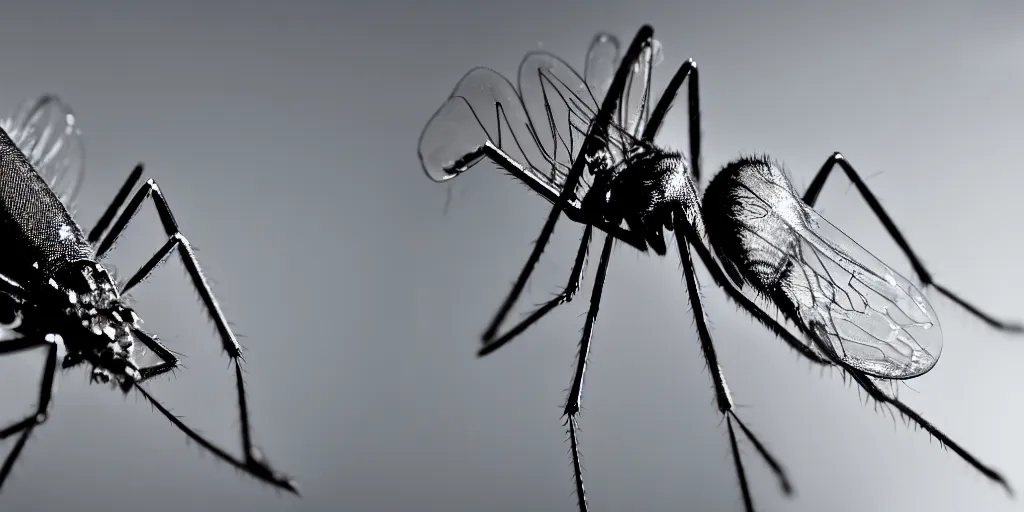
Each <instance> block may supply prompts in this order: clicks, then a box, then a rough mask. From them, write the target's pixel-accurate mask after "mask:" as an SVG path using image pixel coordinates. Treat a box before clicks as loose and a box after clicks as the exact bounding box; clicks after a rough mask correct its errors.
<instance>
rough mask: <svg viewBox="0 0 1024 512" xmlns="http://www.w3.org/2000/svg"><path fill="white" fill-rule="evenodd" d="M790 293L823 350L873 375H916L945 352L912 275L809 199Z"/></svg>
mask: <svg viewBox="0 0 1024 512" xmlns="http://www.w3.org/2000/svg"><path fill="white" fill-rule="evenodd" d="M801 206H802V208H803V210H804V214H805V218H804V219H803V221H804V222H801V223H799V224H800V225H794V224H793V223H790V224H789V225H790V226H791V227H793V228H794V232H795V233H796V234H797V235H798V237H797V238H796V239H797V240H798V242H799V243H796V244H793V246H792V247H791V248H790V250H789V252H790V254H789V256H790V258H789V261H790V262H792V263H793V264H794V265H793V266H792V267H791V268H790V271H788V272H786V273H785V274H784V275H783V281H782V288H783V292H784V293H785V294H786V295H787V296H788V297H789V298H790V299H791V300H792V301H793V303H794V305H796V307H797V308H798V314H799V316H800V318H801V321H802V322H803V323H804V324H805V325H806V326H807V327H809V328H810V330H811V331H812V332H814V333H816V337H817V338H818V341H819V342H820V345H821V346H823V348H826V349H828V350H830V351H831V352H832V353H833V355H835V356H836V357H838V358H839V359H841V360H843V361H845V362H846V363H849V364H850V365H852V366H854V367H855V368H858V369H860V370H862V371H864V372H865V373H867V374H870V375H874V376H877V377H883V378H890V379H908V378H912V377H917V376H919V375H922V374H924V373H925V372H927V371H929V370H931V369H932V367H934V366H935V364H936V363H937V362H938V360H939V355H940V354H941V353H942V331H941V328H940V327H939V321H938V317H937V316H936V314H935V310H934V309H933V308H932V306H931V304H930V303H929V302H928V299H927V298H925V296H924V293H922V292H921V290H920V289H919V288H918V287H917V286H915V285H914V284H913V283H911V282H910V281H909V280H908V279H907V278H905V277H903V276H901V275H900V274H898V273H896V272H895V271H894V270H892V269H891V268H889V267H888V266H886V265H885V264H884V263H882V262H881V261H880V260H879V259H878V258H876V257H875V256H874V255H872V254H871V253H870V252H868V251H867V250H865V249H864V248H863V247H861V246H860V245H858V244H857V242H855V241H853V240H852V239H851V238H850V237H848V236H846V235H845V234H844V233H843V232H842V231H840V230H839V229H838V228H836V227H835V226H834V225H832V224H831V223H830V222H829V221H828V220H826V219H825V218H824V217H822V216H821V215H820V214H818V213H817V212H815V211H814V210H813V209H811V208H810V207H808V206H806V205H801Z"/></svg>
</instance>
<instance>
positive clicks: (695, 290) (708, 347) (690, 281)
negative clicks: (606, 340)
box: [677, 235, 792, 512]
mask: <svg viewBox="0 0 1024 512" xmlns="http://www.w3.org/2000/svg"><path fill="white" fill-rule="evenodd" d="M677 237H678V235H677ZM678 239H682V238H681V237H679V238H678ZM678 245H679V251H680V254H679V256H680V257H681V258H682V262H683V274H684V276H685V279H686V290H687V292H688V293H689V295H690V304H691V306H692V307H693V316H694V318H695V319H696V323H697V333H698V335H699V336H700V345H701V352H703V354H704V361H705V362H706V363H707V365H708V370H709V371H710V372H711V380H712V382H713V383H714V386H715V399H716V401H717V402H718V411H719V412H720V413H721V414H722V415H723V416H724V417H725V420H726V425H727V426H728V429H729V445H730V447H731V449H732V456H733V463H734V465H735V467H736V475H737V477H738V478H739V483H740V490H741V491H742V493H743V503H744V506H745V510H746V511H747V512H753V511H754V504H753V499H752V498H751V496H750V486H749V485H748V483H747V478H746V473H745V472H744V470H743V461H742V460H741V458H740V451H739V445H738V444H737V443H736V434H735V432H734V430H733V425H732V422H733V421H735V422H736V423H737V424H738V425H739V426H740V428H741V429H742V431H743V433H744V434H745V435H746V436H747V438H749V439H750V441H751V442H752V443H753V444H754V447H755V448H756V449H757V451H758V452H759V453H760V454H761V457H763V458H764V460H765V462H767V463H768V465H769V466H770V467H771V469H772V471H773V472H774V473H775V476H776V477H777V478H778V479H779V485H780V486H781V487H782V491H783V492H784V493H786V494H791V493H792V486H791V485H790V483H789V478H788V477H787V476H786V473H785V470H783V469H782V466H781V465H780V464H779V463H778V462H777V461H776V460H775V457H773V456H772V455H771V454H769V453H768V450H767V449H766V448H765V446H764V444H763V443H761V442H760V441H759V440H758V439H757V437H756V436H754V434H753V432H751V431H750V429H749V428H747V426H746V425H745V424H744V423H743V421H742V420H740V418H739V416H738V415H737V414H736V410H735V408H734V404H733V401H732V394H731V393H730V392H729V387H728V386H727V385H726V383H725V375H724V374H723V373H722V368H721V366H720V365H719V364H718V354H717V353H716V351H715V345H714V341H713V340H712V338H711V331H710V329H708V325H707V314H706V313H705V311H704V304H703V302H702V300H701V296H700V284H699V283H698V282H697V276H696V274H695V273H694V271H693V259H692V257H691V256H690V252H689V246H688V245H687V244H686V243H680V244H678Z"/></svg>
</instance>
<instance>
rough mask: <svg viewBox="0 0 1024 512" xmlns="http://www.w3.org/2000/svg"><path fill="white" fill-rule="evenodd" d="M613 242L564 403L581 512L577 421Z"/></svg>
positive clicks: (607, 245) (608, 241)
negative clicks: (591, 342)
mask: <svg viewBox="0 0 1024 512" xmlns="http://www.w3.org/2000/svg"><path fill="white" fill-rule="evenodd" d="M614 243H615V238H613V237H611V236H607V235H606V236H605V238H604V246H603V247H602V249H601V259H600V260H599V261H598V263H597V276H596V278H595V281H594V289H593V291H592V292H591V295H590V309H589V310H587V320H586V323H584V324H583V337H582V338H581V339H580V349H579V354H578V359H577V361H576V373H575V375H574V376H573V379H572V386H571V387H570V388H569V396H568V397H567V398H566V400H565V412H564V414H565V416H566V425H567V426H568V428H569V440H570V449H571V451H572V465H573V472H574V473H575V474H574V477H575V479H576V496H577V499H578V500H579V507H580V512H586V511H587V494H586V492H584V489H583V473H582V470H581V466H580V452H579V445H578V444H577V439H576V420H577V416H578V415H579V413H580V400H581V398H582V394H583V374H584V373H585V372H586V371H587V359H588V358H589V357H590V340H591V339H592V338H593V336H594V324H595V323H596V322H597V312H598V310H599V309H600V308H601V293H602V292H603V291H604V281H605V277H606V276H607V275H608V262H609V261H610V260H611V256H612V246H613V244H614Z"/></svg>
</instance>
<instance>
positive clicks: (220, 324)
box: [96, 180, 295, 492]
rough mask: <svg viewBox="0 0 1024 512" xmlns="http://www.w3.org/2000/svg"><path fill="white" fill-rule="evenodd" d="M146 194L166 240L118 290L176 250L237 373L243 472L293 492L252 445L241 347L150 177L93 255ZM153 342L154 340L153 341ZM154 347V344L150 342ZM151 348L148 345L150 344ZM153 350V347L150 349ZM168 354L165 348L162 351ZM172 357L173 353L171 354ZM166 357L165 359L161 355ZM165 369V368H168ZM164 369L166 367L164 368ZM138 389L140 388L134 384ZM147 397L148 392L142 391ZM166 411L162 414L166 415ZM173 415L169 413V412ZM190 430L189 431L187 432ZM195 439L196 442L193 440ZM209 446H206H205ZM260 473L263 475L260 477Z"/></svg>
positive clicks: (104, 248)
mask: <svg viewBox="0 0 1024 512" xmlns="http://www.w3.org/2000/svg"><path fill="white" fill-rule="evenodd" d="M147 197H152V198H153V203H154V204H155V206H156V210H157V213H158V214H159V216H160V221H161V222H162V224H163V227H164V230H165V231H166V232H167V235H168V239H167V243H165V244H164V245H163V247H161V248H160V250H159V251H157V253H156V254H154V255H153V257H152V258H150V259H149V261H147V262H146V263H145V264H144V265H143V266H142V267H141V268H140V269H139V270H138V271H137V272H136V273H135V275H133V276H132V277H131V278H130V279H129V280H128V282H127V283H126V284H125V285H124V288H123V290H121V291H122V292H127V291H128V290H130V289H131V288H132V287H134V286H135V285H137V284H139V283H140V282H142V281H143V280H144V279H145V278H146V277H147V276H149V274H150V273H151V272H152V271H153V269H155V268H156V267H157V266H159V265H160V264H161V263H163V262H164V261H166V260H167V258H169V257H170V255H171V252H173V251H174V250H175V249H177V250H178V254H179V255H180V256H181V261H182V263H183V264H184V265H185V269H186V270H188V273H189V275H190V277H191V278H192V284H193V286H194V287H195V289H196V291H197V292H199V296H200V298H201V299H202V301H203V304H204V305H205V306H206V311H207V313H208V314H209V315H210V317H211V319H212V320H213V322H214V324H215V325H216V326H217V331H218V333H219V334H220V338H221V343H222V346H223V348H224V350H225V351H226V352H227V353H228V357H230V358H231V361H232V362H233V363H234V365H235V372H236V374H237V379H236V386H235V387H236V391H237V395H238V404H239V412H240V413H241V426H240V429H241V438H242V451H243V453H245V454H246V455H245V458H246V464H245V466H246V468H247V469H246V471H247V472H249V473H250V474H253V475H256V476H258V477H259V478H262V479H264V480H267V479H268V478H272V477H273V479H272V480H267V481H269V482H271V483H273V484H274V485H277V486H278V487H281V488H284V489H287V490H290V491H293V492H295V488H294V486H293V483H292V482H291V481H290V480H287V479H280V480H278V479H276V478H277V476H278V475H277V474H276V473H274V472H273V471H272V470H271V469H270V467H269V466H267V465H266V462H265V461H264V460H263V459H262V456H261V455H260V454H259V452H258V450H256V448H255V447H254V446H253V445H252V437H251V434H250V430H249V410H248V406H247V404H246V400H245V383H244V382H243V380H242V367H241V361H240V359H241V356H242V349H241V347H240V346H239V344H238V340H237V339H236V338H235V334H234V333H233V332H232V331H231V328H230V327H229V326H228V322H227V319H226V318H225V317H224V313H223V312H222V311H221V309H220V304H219V303H218V302H217V299H216V298H215V297H214V296H213V291H211V290H210V285H209V284H208V283H207V282H206V277H204V276H203V270H202V268H201V267H200V266H199V262H198V261H197V260H196V257H195V254H194V253H193V251H192V246H191V244H189V242H188V239H187V238H185V236H184V235H183V234H181V230H180V229H179V228H178V223H177V221H175V220H174V215H173V214H172V213H171V209H170V207H169V206H168V205H167V201H166V200H165V199H164V196H163V193H162V192H161V191H160V188H159V187H158V186H157V184H156V182H154V181H153V180H148V181H146V183H145V184H143V185H142V187H141V188H139V190H138V191H137V192H136V193H135V197H133V198H132V200H131V202H130V203H129V204H128V206H127V207H126V208H125V210H124V211H123V212H122V213H121V215H120V217H118V219H117V221H116V222H115V223H114V226H113V227H112V228H111V229H110V231H109V232H108V233H107V234H106V236H105V237H104V238H103V241H102V242H100V244H99V247H98V248H97V250H96V253H97V257H102V256H103V255H104V254H106V252H107V251H108V250H110V248H111V247H112V246H113V244H114V241H115V240H117V237H118V236H120V235H121V233H123V232H124V230H125V228H126V227H127V225H128V223H129V222H130V221H131V220H132V218H133V217H134V216H135V214H136V213H138V211H139V209H140V208H141V207H142V202H143V201H145V199H146V198H147ZM154 341H155V340H154ZM153 346H156V345H153ZM151 348H152V346H151ZM154 351H156V349H155V348H154ZM166 353H167V354H170V352H169V351H167V352H166ZM172 357H173V356H172ZM165 360H166V358H165ZM168 369H169V368H168ZM164 371H166V370H164ZM138 389H139V390H140V391H142V388H141V387H138ZM142 393H143V394H144V395H146V397H147V398H149V395H148V393H146V392H145V391H142ZM157 408H158V409H161V411H164V410H166V409H163V408H162V406H159V405H157ZM168 414H169V413H166V414H165V416H166V415H168ZM171 416H173V415H171ZM172 422H173V423H175V424H176V425H179V423H180V422H178V421H174V420H172ZM179 428H182V431H183V432H185V433H186V435H189V437H193V438H194V436H195V433H194V432H192V431H191V430H188V429H187V427H183V424H181V425H179ZM190 432H191V433H190ZM197 442H199V441H198V440H197ZM200 444H203V446H204V447H208V448H210V447H212V445H209V443H205V444H204V443H200ZM207 445H209V446H207ZM210 451H213V452H215V453H218V454H221V453H224V452H223V451H222V450H220V449H219V448H216V447H212V448H211V450H210ZM260 475H263V476H260Z"/></svg>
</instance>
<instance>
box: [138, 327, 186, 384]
mask: <svg viewBox="0 0 1024 512" xmlns="http://www.w3.org/2000/svg"><path fill="white" fill-rule="evenodd" d="M133 333H134V334H135V337H136V338H138V339H139V340H140V341H142V344H143V345H145V346H147V347H149V349H150V350H152V351H153V352H154V353H156V355H157V356H159V357H160V359H161V360H162V361H161V362H159V363H156V364H154V365H151V366H146V367H144V368H139V374H140V375H141V376H142V378H141V379H139V380H138V382H145V381H147V380H149V379H152V378H153V377H156V376H157V375H162V374H164V373H167V372H169V371H171V370H174V369H175V368H177V367H178V358H177V356H175V355H174V354H173V353H172V352H171V351H170V349H168V348H167V347H166V346H164V344H163V343H161V342H160V340H158V339H156V338H154V337H152V336H150V335H149V334H147V333H145V332H143V331H142V330H141V329H133Z"/></svg>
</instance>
